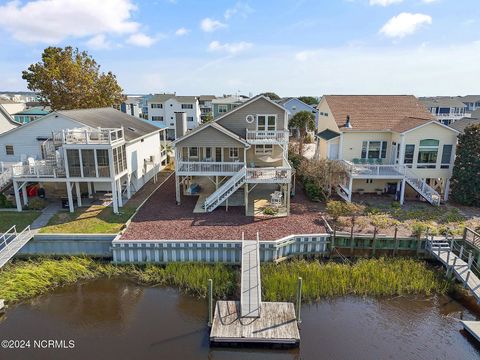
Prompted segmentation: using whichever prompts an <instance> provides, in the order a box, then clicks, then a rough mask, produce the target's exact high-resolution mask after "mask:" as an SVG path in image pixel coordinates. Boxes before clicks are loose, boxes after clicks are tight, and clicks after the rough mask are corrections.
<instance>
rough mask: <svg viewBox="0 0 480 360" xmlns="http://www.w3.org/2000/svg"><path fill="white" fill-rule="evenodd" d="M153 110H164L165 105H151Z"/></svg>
mask: <svg viewBox="0 0 480 360" xmlns="http://www.w3.org/2000/svg"><path fill="white" fill-rule="evenodd" d="M150 107H151V108H152V109H163V104H150Z"/></svg>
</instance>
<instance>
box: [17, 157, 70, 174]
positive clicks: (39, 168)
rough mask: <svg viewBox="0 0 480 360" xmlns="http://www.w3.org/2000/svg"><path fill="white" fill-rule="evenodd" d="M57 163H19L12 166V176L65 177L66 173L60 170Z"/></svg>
mask: <svg viewBox="0 0 480 360" xmlns="http://www.w3.org/2000/svg"><path fill="white" fill-rule="evenodd" d="M60 170H61V169H59V168H57V167H56V166H55V165H52V164H49V163H47V162H46V161H38V162H35V164H33V165H17V166H13V167H12V176H13V177H14V178H18V177H20V178H21V177H27V178H28V177H36V178H42V177H43V178H45V177H48V178H57V177H65V173H64V172H63V171H60Z"/></svg>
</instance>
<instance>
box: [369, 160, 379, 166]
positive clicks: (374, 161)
mask: <svg viewBox="0 0 480 360" xmlns="http://www.w3.org/2000/svg"><path fill="white" fill-rule="evenodd" d="M376 162H377V161H376V160H375V159H368V165H375V163H376Z"/></svg>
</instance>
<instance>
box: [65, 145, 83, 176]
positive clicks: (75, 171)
mask: <svg viewBox="0 0 480 360" xmlns="http://www.w3.org/2000/svg"><path fill="white" fill-rule="evenodd" d="M67 160H68V174H69V176H71V177H79V176H81V175H82V174H81V172H80V153H79V150H77V149H67Z"/></svg>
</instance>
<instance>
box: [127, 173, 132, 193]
mask: <svg viewBox="0 0 480 360" xmlns="http://www.w3.org/2000/svg"><path fill="white" fill-rule="evenodd" d="M131 181H132V174H127V199H130V198H131V197H132V189H131V188H130V182H131Z"/></svg>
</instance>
